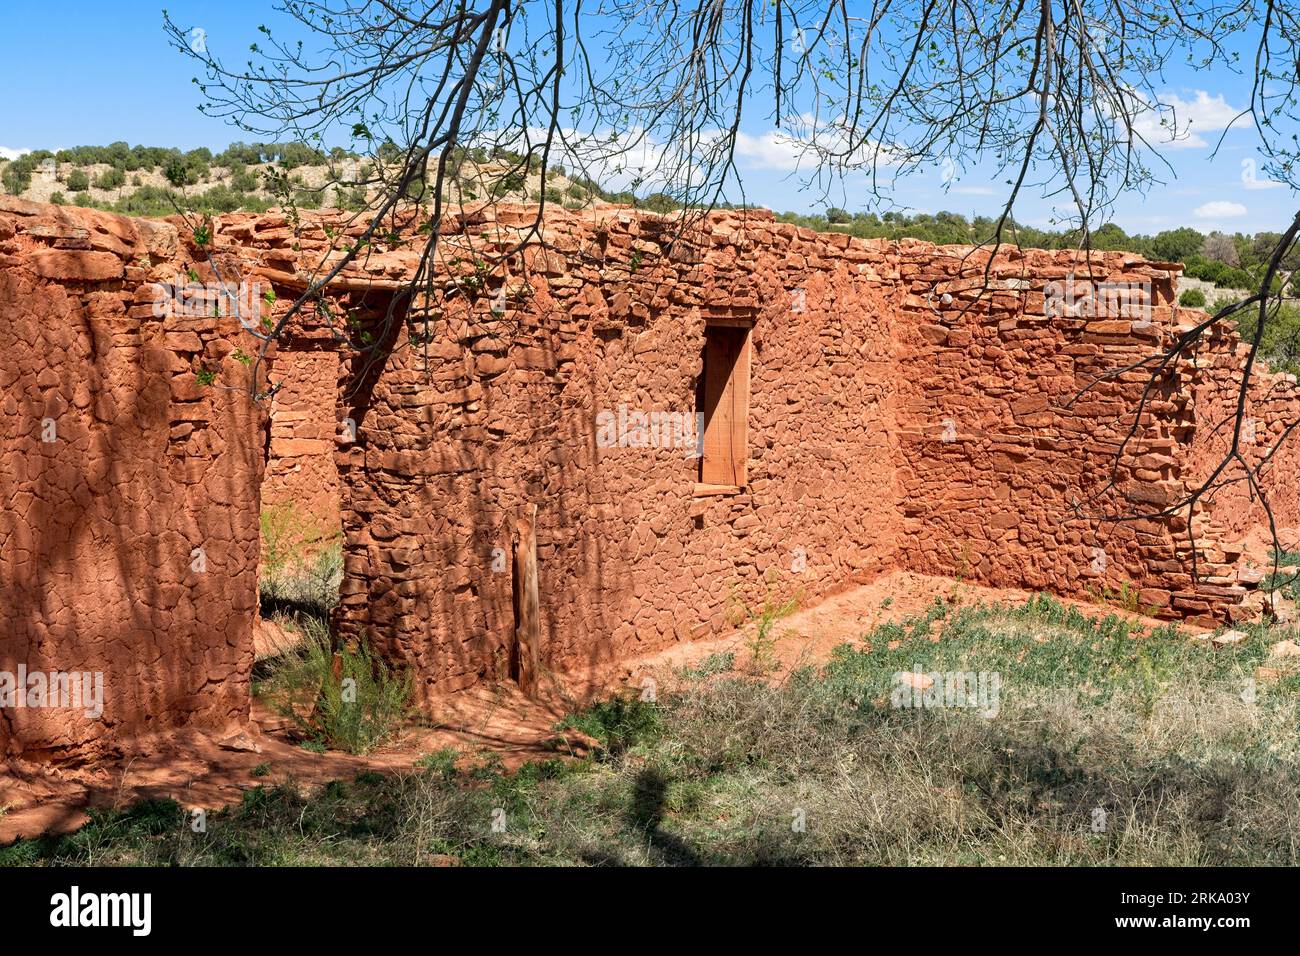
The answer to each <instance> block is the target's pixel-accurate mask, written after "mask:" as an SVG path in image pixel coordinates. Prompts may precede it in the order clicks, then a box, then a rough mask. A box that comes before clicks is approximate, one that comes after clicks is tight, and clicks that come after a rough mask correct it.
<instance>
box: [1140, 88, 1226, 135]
mask: <svg viewBox="0 0 1300 956" xmlns="http://www.w3.org/2000/svg"><path fill="white" fill-rule="evenodd" d="M1240 113H1241V110H1239V109H1237V108H1236V107H1233V106H1230V105H1229V104H1228V101H1227V100H1225V99H1224V98H1223V94H1222V93H1220V94H1218V95H1216V96H1211V95H1210V94H1209V93H1207V92H1206V91H1205V90H1194V91H1192V97H1191V99H1184V98H1183V97H1181V96H1179V95H1178V94H1177V93H1162V94H1161V95H1160V103H1159V105H1158V106H1157V105H1155V104H1152V105H1151V108H1150V110H1149V111H1147V112H1145V113H1143V114H1142V115H1140V116H1138V117H1137V119H1136V120H1135V122H1134V123H1133V128H1134V129H1135V130H1136V131H1137V132H1138V133H1140V134H1141V135H1142V136H1143V137H1145V138H1146V141H1147V142H1148V143H1150V144H1151V145H1152V146H1156V147H1159V148H1161V149H1198V148H1202V147H1206V146H1210V145H1211V142H1210V140H1208V139H1206V138H1205V137H1204V136H1202V135H1201V134H1202V133H1218V132H1221V131H1223V130H1225V129H1227V128H1228V124H1230V123H1231V122H1232V121H1233V120H1234V119H1236V118H1237V116H1238V115H1239V114H1240Z"/></svg>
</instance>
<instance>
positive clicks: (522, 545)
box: [510, 505, 542, 697]
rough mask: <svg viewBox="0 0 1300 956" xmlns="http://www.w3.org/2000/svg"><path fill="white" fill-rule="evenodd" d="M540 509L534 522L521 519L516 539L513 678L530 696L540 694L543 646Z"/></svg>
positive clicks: (511, 670) (511, 651)
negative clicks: (539, 648)
mask: <svg viewBox="0 0 1300 956" xmlns="http://www.w3.org/2000/svg"><path fill="white" fill-rule="evenodd" d="M536 523H537V506H536V505H533V513H532V517H531V518H520V519H519V520H518V522H517V523H516V524H515V538H514V605H515V641H514V646H513V647H512V648H511V649H510V674H511V676H512V677H513V678H514V679H515V682H516V683H518V684H519V688H520V689H521V690H522V691H523V692H524V693H525V694H527V695H528V696H530V697H531V696H533V695H534V694H535V693H536V692H537V678H538V646H539V645H540V643H541V635H542V618H541V604H542V602H541V594H540V592H539V590H538V586H537V528H536Z"/></svg>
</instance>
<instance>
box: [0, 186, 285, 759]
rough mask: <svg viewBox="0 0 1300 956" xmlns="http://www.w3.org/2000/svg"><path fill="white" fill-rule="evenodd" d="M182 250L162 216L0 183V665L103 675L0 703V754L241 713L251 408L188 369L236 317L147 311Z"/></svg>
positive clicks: (11, 670) (256, 465) (253, 484)
mask: <svg viewBox="0 0 1300 956" xmlns="http://www.w3.org/2000/svg"><path fill="white" fill-rule="evenodd" d="M183 258H184V254H183V251H182V250H181V249H179V248H178V242H177V233H176V229H175V228H174V227H173V226H171V225H169V224H166V223H152V222H143V221H133V220H129V219H124V218H122V217H118V216H108V215H100V214H97V213H93V212H90V211H86V210H67V209H61V208H59V207H54V206H38V205H35V204H32V203H25V202H21V201H17V200H12V199H0V314H2V315H3V321H0V355H3V359H2V360H0V390H3V398H2V399H0V400H2V401H3V405H4V416H3V419H4V422H3V445H2V446H0V463H2V468H0V499H3V502H4V510H3V512H2V513H0V610H2V620H0V672H4V673H6V674H9V675H17V674H18V672H19V671H20V669H25V670H26V671H27V672H28V673H32V672H42V673H50V672H56V673H92V674H93V673H102V675H103V691H104V693H103V702H102V703H103V713H102V715H100V716H95V717H89V716H87V715H86V708H79V707H40V708H37V707H30V708H29V707H19V706H16V705H14V704H13V703H12V701H11V702H10V704H11V705H10V706H6V707H4V708H0V748H3V750H4V752H5V753H6V754H9V755H11V754H14V753H16V752H19V751H21V752H22V753H23V755H24V756H25V757H29V758H42V757H48V758H51V759H56V758H60V757H62V756H64V755H68V754H93V753H95V752H97V751H99V750H102V749H103V748H106V747H111V746H113V745H114V741H115V740H116V739H118V738H119V736H120V735H121V734H124V733H137V732H141V731H146V730H150V729H154V728H159V729H161V728H166V727H171V726H176V725H179V724H187V723H195V724H199V725H202V726H205V727H212V728H221V727H224V726H226V725H229V724H233V723H237V722H239V721H240V720H242V719H244V718H245V716H246V715H247V712H248V681H249V672H250V668H251V666H252V652H251V634H252V627H253V622H254V620H255V615H256V613H257V584H256V581H257V577H256V576H257V551H258V525H257V521H258V518H257V487H258V483H259V480H260V476H261V471H262V454H261V442H260V440H259V433H260V429H259V420H260V416H261V411H260V409H259V408H258V407H257V406H256V405H253V404H251V403H249V402H248V401H247V399H246V398H245V397H244V396H242V395H241V394H239V393H238V392H235V391H228V390H221V389H210V388H204V387H202V386H201V385H200V383H199V382H198V381H197V380H196V377H195V370H196V369H197V368H198V367H199V363H200V362H207V363H210V364H211V365H212V366H213V367H214V368H221V369H222V370H223V371H224V373H225V374H227V375H229V376H231V378H232V380H233V379H234V377H236V376H237V375H238V371H237V369H238V368H240V366H239V365H238V363H229V362H228V359H227V357H228V355H229V354H230V352H231V351H233V350H234V349H235V348H236V347H237V345H236V339H237V338H238V334H237V332H236V329H237V328H238V326H237V324H236V325H234V326H233V327H232V324H231V322H224V321H218V320H215V319H210V318H208V319H204V318H198V319H175V320H164V319H163V318H160V317H158V316H157V315H155V311H156V310H155V309H154V308H153V306H152V304H151V302H152V298H153V288H152V287H151V286H150V284H149V283H150V281H151V280H152V279H165V280H166V281H171V280H173V279H174V277H175V275H176V273H177V271H178V269H179V268H180V263H181V261H182V260H183ZM232 322H233V320H232ZM228 365H229V366H231V367H227V366H228ZM196 549H201V551H198V550H196Z"/></svg>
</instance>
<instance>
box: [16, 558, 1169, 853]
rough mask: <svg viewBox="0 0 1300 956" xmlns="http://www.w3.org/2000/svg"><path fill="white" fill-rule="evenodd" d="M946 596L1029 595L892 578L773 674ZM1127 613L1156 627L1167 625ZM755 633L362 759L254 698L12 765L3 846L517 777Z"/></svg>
mask: <svg viewBox="0 0 1300 956" xmlns="http://www.w3.org/2000/svg"><path fill="white" fill-rule="evenodd" d="M936 596H939V597H941V598H943V599H945V600H948V601H951V602H953V603H959V604H974V603H980V602H983V603H992V602H1007V603H1019V602H1023V601H1024V600H1025V599H1026V598H1027V597H1029V592H1027V591H1020V590H1012V589H994V588H987V587H982V586H979V585H974V584H967V583H962V582H958V581H954V580H951V579H948V578H938V577H931V576H928V575H923V574H915V573H911V572H906V571H897V572H893V573H890V574H887V575H884V576H882V577H881V578H879V579H877V580H876V581H874V582H872V583H870V584H866V585H861V586H856V587H853V588H851V589H849V590H846V591H843V592H841V593H839V594H837V595H834V596H832V597H830V598H828V599H826V600H824V601H822V602H821V603H819V604H817V605H814V606H812V607H809V608H806V609H801V610H797V611H795V612H794V613H793V614H791V615H789V616H787V617H784V618H781V619H780V620H779V621H777V623H776V625H775V626H774V628H773V631H772V637H773V638H774V643H773V644H772V646H771V649H770V657H769V660H770V662H772V663H774V664H775V667H774V668H773V669H772V670H771V673H772V675H773V676H774V678H775V679H780V677H781V676H782V675H784V674H788V673H789V672H790V671H791V670H792V669H793V668H795V667H798V666H800V665H805V664H817V663H820V662H821V661H824V660H825V659H826V658H827V657H828V656H829V654H830V651H831V649H832V648H834V647H835V646H837V645H839V644H842V643H845V642H846V641H854V640H857V639H859V638H861V637H862V636H863V635H864V634H866V633H868V632H869V631H871V630H872V629H873V628H875V627H876V626H877V625H879V624H882V623H885V622H887V621H892V620H900V619H902V618H905V617H908V616H909V615H913V614H916V613H917V612H919V611H922V610H924V609H925V608H926V607H928V606H929V605H930V604H931V602H933V600H934V599H935V597H936ZM1065 603H1067V604H1070V603H1073V604H1077V605H1078V606H1080V607H1085V608H1088V609H1090V611H1091V612H1092V613H1102V612H1107V613H1109V612H1112V611H1114V612H1116V613H1121V614H1123V613H1125V612H1123V611H1119V610H1117V609H1115V608H1110V607H1101V606H1099V605H1095V604H1091V605H1089V604H1085V603H1083V602H1071V601H1066V602H1065ZM1126 616H1128V617H1130V618H1132V619H1134V620H1140V621H1143V622H1144V623H1147V624H1150V625H1156V624H1159V623H1160V622H1156V621H1153V620H1151V619H1148V618H1141V617H1140V616H1138V615H1134V614H1127V615H1126ZM752 634H753V625H752V624H751V625H750V626H747V627H744V628H740V629H737V630H734V631H731V632H730V633H727V634H725V635H722V636H719V637H717V638H713V639H710V640H704V641H695V642H691V643H688V644H679V645H677V646H675V647H671V648H668V649H667V650H662V651H659V652H657V653H655V654H651V655H646V656H644V657H640V658H635V659H631V660H627V661H622V662H619V663H618V664H615V665H610V666H606V667H602V668H598V669H593V670H591V671H588V672H583V673H569V674H564V675H550V677H549V679H548V680H546V681H544V683H545V684H546V685H547V686H546V689H545V691H544V693H543V694H542V697H543V699H541V700H530V699H528V698H526V697H524V696H523V694H521V693H520V692H519V690H518V689H517V688H515V687H513V686H505V685H491V686H479V687H475V688H471V689H470V690H467V691H464V692H461V693H459V694H455V695H451V696H449V697H446V698H444V699H442V700H440V701H439V702H438V703H437V704H436V706H435V709H434V712H433V713H432V714H431V715H430V719H429V720H428V721H427V722H422V723H421V724H419V725H413V726H411V727H409V728H407V729H406V730H405V731H404V732H403V733H402V734H401V735H400V736H399V737H398V738H397V739H396V740H394V741H393V742H391V743H390V744H388V745H386V746H385V747H382V748H380V749H379V750H377V751H375V752H373V753H370V754H367V755H365V756H362V757H358V756H352V755H350V754H345V753H338V752H328V753H324V754H320V753H314V752H311V751H307V750H304V749H302V747H300V746H299V745H298V742H297V741H296V740H295V739H294V737H293V735H292V733H291V732H290V728H289V725H288V722H287V721H286V720H285V719H284V718H282V717H279V716H277V715H276V714H273V713H271V712H270V711H269V710H267V709H266V708H265V706H263V705H261V704H259V703H258V702H257V701H256V700H255V701H254V704H253V712H252V720H251V722H250V724H249V726H248V728H247V729H246V730H241V731H237V732H235V733H234V734H232V735H230V736H227V737H224V738H218V737H217V736H212V735H209V734H206V733H202V732H199V731H177V732H171V733H167V734H161V735H157V736H153V737H148V738H141V739H137V740H134V741H132V742H131V750H130V752H129V753H126V754H124V755H123V756H121V757H120V758H117V759H113V760H110V761H102V762H99V763H97V764H96V765H94V766H87V767H80V768H61V769H51V768H48V767H32V766H10V767H8V768H6V770H5V771H4V772H0V844H4V843H8V842H10V841H12V840H14V839H17V838H19V837H32V836H36V835H39V834H41V833H46V832H55V833H60V832H68V831H71V830H75V829H77V828H78V827H80V826H81V825H83V824H84V823H85V822H86V821H87V820H88V817H87V815H86V810H87V808H92V807H122V806H126V805H128V804H130V803H133V802H135V801H138V800H140V799H144V798H149V797H170V798H172V799H174V800H176V801H177V802H178V803H180V804H181V805H182V806H185V807H188V808H195V807H204V808H208V809H214V808H217V807H221V806H225V805H228V804H230V803H234V802H237V801H239V800H240V799H241V794H242V792H243V791H244V790H246V789H248V788H250V787H256V786H259V785H263V784H274V783H281V782H285V781H290V780H292V781H295V782H297V783H298V784H299V785H301V786H305V787H314V786H319V785H322V784H324V783H327V782H328V781H330V780H337V779H347V778H351V777H352V776H354V775H355V774H357V773H359V772H361V771H363V770H371V771H376V772H381V773H385V772H388V773H392V772H401V771H404V770H409V769H411V768H412V767H413V766H414V765H415V763H416V761H417V760H419V759H420V758H421V757H422V756H424V755H426V754H428V753H430V752H432V751H436V750H440V749H442V748H446V747H454V748H456V749H457V750H458V751H461V752H462V753H465V754H484V755H486V754H495V755H497V756H498V757H499V758H500V759H501V761H502V762H503V764H504V765H505V766H506V767H508V768H514V767H517V766H518V765H519V764H521V763H523V762H525V761H528V760H530V759H538V758H545V757H554V756H556V755H557V754H561V755H563V754H567V753H572V752H573V748H574V746H575V742H574V740H573V739H571V738H567V737H562V736H560V735H557V733H556V732H555V729H554V728H555V724H556V722H557V721H558V720H560V719H561V718H562V717H563V716H565V715H566V714H567V713H570V712H572V711H573V710H574V709H575V708H577V707H580V706H581V705H582V704H584V703H586V702H589V701H592V700H595V699H599V698H601V697H604V696H607V695H609V694H610V693H613V692H615V691H618V690H621V689H626V688H633V689H639V690H640V691H642V692H644V691H646V690H647V689H653V690H654V691H655V692H656V693H657V692H660V691H661V690H663V689H667V688H670V687H671V685H672V683H673V681H674V680H675V679H676V677H675V675H676V673H677V672H678V670H679V669H681V668H683V667H693V666H698V665H699V664H700V662H702V661H704V660H706V659H707V658H709V657H710V656H711V655H715V654H725V653H728V652H730V653H733V654H734V655H735V664H736V667H737V668H740V669H742V670H743V669H744V668H745V667H746V665H747V664H748V662H749V659H750V657H751V653H752V652H751V644H752ZM651 682H653V683H651ZM577 746H579V747H580V746H581V743H580V742H579V743H578V744H577ZM261 765H267V766H268V767H269V772H267V773H265V774H264V775H262V776H255V775H254V773H253V771H254V768H257V767H259V766H261Z"/></svg>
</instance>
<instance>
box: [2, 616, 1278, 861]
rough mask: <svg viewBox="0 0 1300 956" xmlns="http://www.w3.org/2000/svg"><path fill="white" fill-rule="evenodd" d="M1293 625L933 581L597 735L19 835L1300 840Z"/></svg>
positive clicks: (1020, 857)
mask: <svg viewBox="0 0 1300 956" xmlns="http://www.w3.org/2000/svg"><path fill="white" fill-rule="evenodd" d="M1279 636H1280V635H1279V634H1277V633H1276V632H1273V633H1270V632H1268V631H1266V630H1263V629H1259V630H1256V631H1255V632H1254V633H1253V634H1252V636H1251V639H1250V640H1249V641H1248V642H1246V643H1244V644H1242V645H1239V646H1237V647H1234V648H1231V649H1221V650H1214V649H1212V648H1210V647H1208V646H1202V645H1193V644H1190V643H1188V642H1187V641H1185V640H1183V639H1181V638H1178V637H1176V636H1174V635H1173V634H1171V633H1168V632H1164V631H1162V632H1157V633H1154V634H1145V635H1135V634H1133V633H1132V632H1131V631H1130V628H1129V626H1128V625H1127V624H1125V623H1124V622H1122V621H1120V620H1119V619H1118V618H1115V617H1110V618H1104V619H1097V618H1086V617H1084V616H1083V615H1082V614H1080V613H1079V612H1077V611H1070V610H1067V609H1065V608H1063V607H1061V606H1060V605H1059V604H1057V603H1056V602H1053V601H1051V600H1049V599H1042V598H1040V599H1035V600H1034V601H1031V602H1029V603H1028V604H1027V605H1025V606H1022V607H1016V608H1008V607H976V608H965V609H954V608H951V607H949V606H947V605H944V604H936V606H935V607H934V608H933V609H932V610H931V612H930V613H928V614H926V615H924V616H921V617H919V618H916V619H913V620H911V621H908V622H906V623H905V624H902V625H899V624H887V625H883V626H882V627H880V628H877V629H876V630H875V631H874V632H873V633H872V634H870V635H866V636H864V639H863V640H860V641H858V642H854V643H852V644H846V645H844V646H842V647H841V648H839V649H838V650H837V652H836V654H835V656H834V658H833V660H832V661H831V662H830V663H829V664H828V665H827V666H826V667H824V668H820V669H816V670H814V669H811V668H805V669H802V670H799V671H797V672H795V673H790V674H786V675H783V678H782V680H780V681H779V682H776V683H774V682H772V681H771V680H761V679H751V678H749V677H747V676H744V675H740V674H737V673H735V672H734V671H732V670H730V667H731V665H732V663H733V662H732V661H729V660H724V659H718V660H715V661H712V662H707V663H708V666H701V667H699V668H696V669H693V670H691V671H683V672H681V673H680V674H679V675H678V678H677V686H675V687H670V688H669V689H668V690H667V691H666V692H663V693H661V695H660V699H659V702H658V703H656V704H648V703H643V702H641V701H639V700H634V699H632V700H624V699H616V700H613V701H609V702H606V703H604V704H601V705H598V706H597V707H594V708H592V709H590V710H588V711H585V712H583V713H581V714H576V715H574V716H573V717H571V718H570V719H569V720H568V721H567V723H568V724H569V725H571V726H575V727H578V728H580V729H582V730H584V731H586V732H587V733H590V734H592V735H594V736H596V737H598V738H600V739H601V740H602V741H603V742H604V743H605V745H606V750H605V752H604V753H603V754H602V755H600V756H599V757H597V758H593V759H588V760H582V761H568V762H561V761H560V760H552V761H548V762H544V763H537V764H531V765H529V766H527V767H525V768H524V769H523V770H521V771H519V772H517V773H514V774H504V773H502V772H501V771H500V768H499V766H497V765H496V764H495V763H494V762H493V761H492V760H490V759H488V760H479V761H477V762H476V761H475V760H474V759H473V758H461V759H459V760H457V759H456V757H455V755H454V754H446V753H444V754H434V755H431V756H430V758H429V759H428V760H427V761H426V766H425V767H423V768H422V769H421V770H420V771H419V772H416V773H412V774H409V775H407V776H404V777H401V778H379V777H376V776H373V775H371V776H363V777H362V778H359V779H358V780H356V781H353V782H351V783H347V784H343V783H340V784H335V785H332V786H331V787H329V788H326V789H325V791H323V792H320V793H317V794H315V795H312V796H304V795H302V794H300V793H299V792H298V791H297V789H296V788H295V787H294V786H293V785H292V782H283V783H280V784H278V785H275V786H272V787H268V788H260V789H258V790H254V791H250V792H249V794H248V796H247V798H246V801H245V804H244V805H243V806H241V807H239V808H235V809H232V810H230V811H226V812H223V813H220V814H215V815H210V817H209V828H208V832H207V833H206V834H202V835H196V834H193V833H190V832H188V828H187V827H186V826H184V821H183V820H182V819H181V818H179V817H177V818H176V819H175V821H173V822H174V823H175V825H174V826H173V825H171V824H165V825H164V823H159V816H158V814H160V813H163V811H162V810H158V809H157V808H155V810H154V811H151V814H144V815H143V816H142V817H140V816H138V817H136V818H129V817H124V816H122V815H117V816H106V817H103V818H100V819H97V822H96V824H94V825H93V826H92V827H89V828H87V830H83V831H82V833H81V834H78V835H76V836H74V837H72V838H70V839H68V840H64V841H50V842H47V843H43V844H42V843H28V844H19V845H17V846H15V847H12V848H10V849H9V850H6V851H4V856H5V857H6V858H8V859H9V860H10V861H11V862H38V861H48V860H57V861H59V862H73V863H75V862H85V861H86V860H87V859H88V856H89V853H88V850H87V847H90V846H93V847H94V854H93V856H94V859H95V860H96V861H98V862H101V863H104V862H127V861H130V862H164V863H170V862H180V863H217V864H223V863H224V864H242V863H264V864H275V863H289V862H292V863H336V864H337V863H354V864H364V863H379V862H384V863H408V864H430V863H439V862H447V861H454V862H461V863H465V864H578V865H583V864H588V865H599V864H625V865H691V864H842V865H888V864H895V865H917V864H1012V865H1018V864H1039V865H1041V864H1048V865H1065V864H1082V865H1108V864H1144V865H1211V866H1215V865H1237V864H1280V865H1294V864H1295V863H1296V862H1297V860H1298V859H1300V852H1298V851H1300V737H1298V736H1297V733H1296V731H1297V728H1298V727H1300V710H1298V709H1297V705H1298V702H1300V676H1298V675H1297V674H1295V673H1290V674H1287V675H1285V676H1284V677H1283V678H1282V679H1281V680H1280V681H1277V682H1272V683H1268V684H1258V685H1252V684H1251V683H1250V680H1251V678H1252V677H1253V675H1254V673H1255V668H1256V667H1257V666H1259V665H1260V664H1261V663H1262V662H1263V660H1264V658H1265V656H1266V654H1267V648H1268V644H1269V642H1270V641H1275V640H1277V639H1279ZM935 637H938V638H939V640H937V641H935V640H932V639H931V638H935ZM891 644H893V645H894V646H893V647H892V648H891V646H890V645H891ZM1270 666H1272V665H1270ZM914 668H919V669H920V670H921V671H924V672H929V671H938V672H948V671H976V672H985V673H990V672H996V673H997V674H999V675H1000V681H1001V683H1000V694H999V698H998V700H997V707H996V708H994V709H995V710H996V713H995V714H993V715H992V716H985V715H983V714H982V713H981V711H980V710H978V709H975V708H963V707H944V708H929V707H926V708H922V709H908V708H899V707H895V706H892V692H893V690H894V688H895V687H896V681H895V680H894V675H895V674H896V673H897V672H899V671H912V670H913V669H914ZM1252 691H1253V693H1252ZM272 779H275V777H274V768H272ZM142 820H143V821H144V822H141V821H142ZM494 824H495V825H496V826H495V828H494ZM149 826H153V827H154V828H155V829H154V830H152V831H151V830H149V829H148V827H149ZM88 831H89V832H88ZM79 841H80V842H79Z"/></svg>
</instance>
